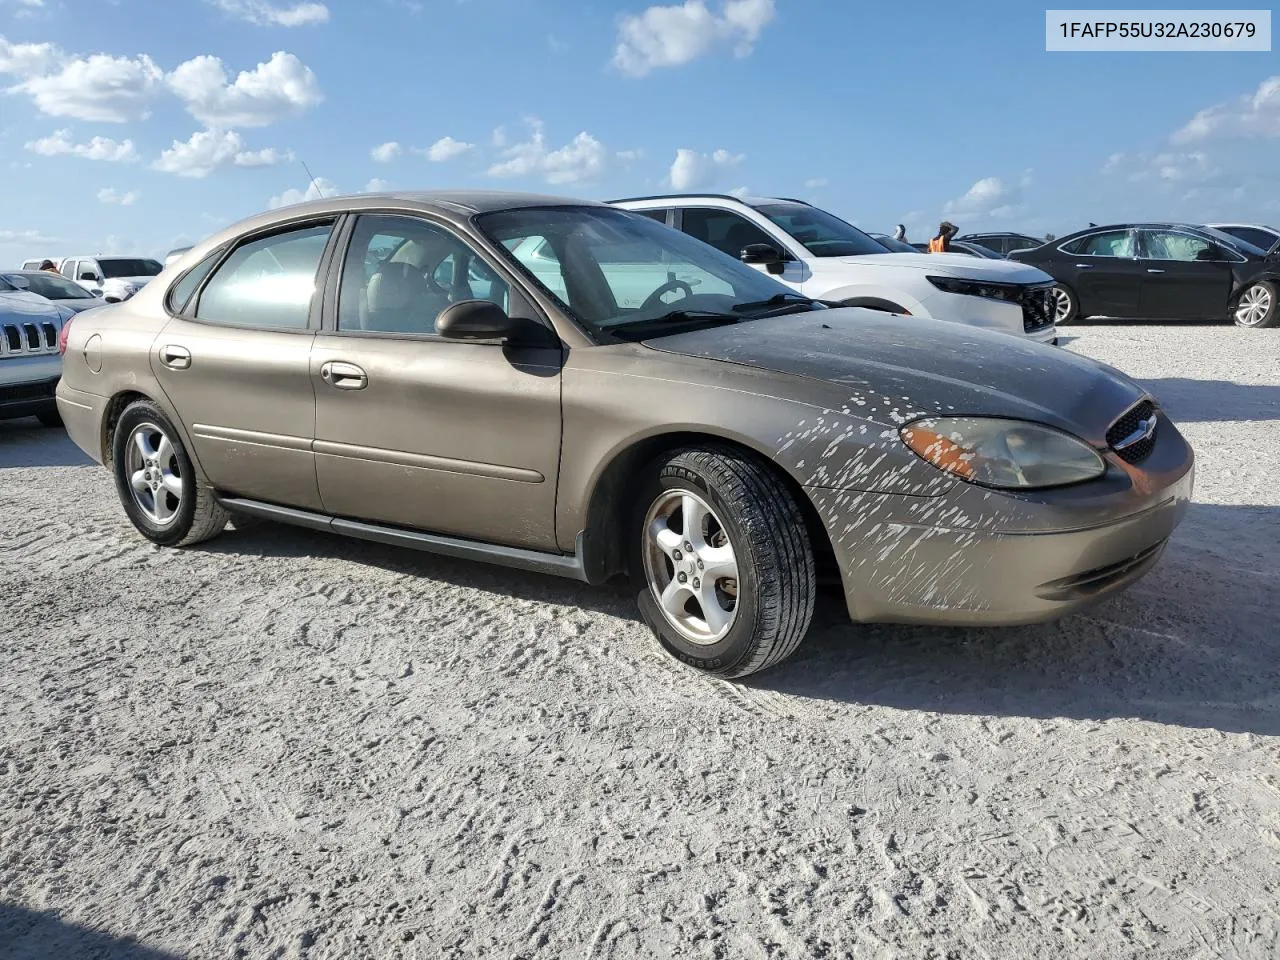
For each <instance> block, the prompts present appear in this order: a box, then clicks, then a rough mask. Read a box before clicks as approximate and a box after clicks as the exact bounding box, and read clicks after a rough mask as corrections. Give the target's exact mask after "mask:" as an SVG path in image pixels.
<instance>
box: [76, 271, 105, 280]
mask: <svg viewBox="0 0 1280 960" xmlns="http://www.w3.org/2000/svg"><path fill="white" fill-rule="evenodd" d="M80 279H81V280H88V281H89V282H90V283H100V282H101V281H100V280H98V275H97V274H96V273H94V272H93V271H92V270H81V271H80Z"/></svg>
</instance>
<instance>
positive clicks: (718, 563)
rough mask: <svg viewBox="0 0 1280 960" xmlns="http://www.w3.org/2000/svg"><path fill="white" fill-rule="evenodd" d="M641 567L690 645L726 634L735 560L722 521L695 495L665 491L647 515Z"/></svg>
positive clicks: (734, 608)
mask: <svg viewBox="0 0 1280 960" xmlns="http://www.w3.org/2000/svg"><path fill="white" fill-rule="evenodd" d="M644 537H645V544H644V569H645V577H646V579H647V580H648V584H649V589H650V590H651V591H653V596H654V598H655V599H656V600H657V601H658V607H659V608H660V609H661V610H662V614H663V616H664V617H666V619H667V621H668V622H669V623H670V624H671V626H673V627H674V628H675V629H676V630H677V631H679V633H680V635H681V636H682V637H684V638H685V639H686V640H688V641H689V642H691V643H696V644H700V645H704V646H705V645H709V644H713V643H716V642H718V641H720V640H721V639H723V638H724V636H725V634H727V633H728V632H729V629H730V628H731V627H732V626H733V622H734V619H735V618H736V617H737V613H738V561H737V555H736V554H735V552H734V549H733V543H732V542H731V541H730V540H729V534H728V532H727V531H726V530H725V527H724V524H722V523H721V522H720V518H719V517H717V516H716V514H715V511H714V510H712V509H711V507H709V506H708V505H707V502H706V501H705V500H703V499H702V498H701V497H699V496H698V495H697V494H694V493H691V492H689V491H688V490H668V491H666V492H665V493H663V494H662V495H661V496H659V497H658V498H657V499H656V500H655V501H654V502H653V505H652V506H651V507H649V511H648V513H647V514H646V515H645V520H644Z"/></svg>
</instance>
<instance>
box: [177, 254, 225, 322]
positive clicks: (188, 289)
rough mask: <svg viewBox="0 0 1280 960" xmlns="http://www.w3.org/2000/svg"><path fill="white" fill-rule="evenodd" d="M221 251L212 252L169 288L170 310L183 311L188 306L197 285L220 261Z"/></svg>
mask: <svg viewBox="0 0 1280 960" xmlns="http://www.w3.org/2000/svg"><path fill="white" fill-rule="evenodd" d="M219 256H221V251H219V252H217V253H212V254H210V255H209V256H207V257H205V258H204V259H203V260H201V261H200V262H199V263H197V264H196V265H195V266H194V267H192V268H191V269H190V270H188V271H187V272H186V273H185V274H184V275H183V277H182V279H181V280H179V281H178V282H177V283H175V284H174V285H173V287H172V288H171V289H170V290H169V301H168V304H169V312H170V313H182V312H183V310H184V309H185V308H186V306H187V301H189V300H190V299H191V295H192V294H193V293H195V292H196V287H198V286H200V282H201V281H202V280H204V278H205V277H207V276H208V275H209V271H210V270H212V269H213V265H214V264H215V263H217V262H218V257H219Z"/></svg>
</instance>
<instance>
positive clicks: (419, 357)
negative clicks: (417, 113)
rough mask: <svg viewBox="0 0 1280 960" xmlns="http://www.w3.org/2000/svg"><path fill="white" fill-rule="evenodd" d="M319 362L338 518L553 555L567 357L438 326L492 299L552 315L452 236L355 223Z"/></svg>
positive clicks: (321, 441)
mask: <svg viewBox="0 0 1280 960" xmlns="http://www.w3.org/2000/svg"><path fill="white" fill-rule="evenodd" d="M339 262H340V263H342V267H341V276H340V282H339V284H338V297H337V303H336V304H334V303H332V302H330V301H331V300H332V298H329V300H328V301H326V306H325V319H324V329H323V331H322V332H321V333H320V334H319V335H318V336H317V337H316V340H315V346H314V348H313V350H312V353H311V381H312V383H313V384H314V387H315V393H316V434H315V445H314V449H315V459H316V476H317V478H318V480H319V484H320V496H321V499H322V500H323V502H324V508H325V511H326V512H327V513H330V514H333V515H335V516H339V517H348V518H352V519H357V520H367V521H374V522H380V523H387V524H394V525H398V526H404V527H412V528H416V529H419V530H425V531H429V532H432V533H439V534H446V535H450V536H456V537H461V538H465V539H470V540H479V541H484V542H486V543H495V544H501V545H504V546H514V547H525V548H529V549H535V550H555V549H556V538H555V494H556V481H557V478H558V475H559V469H560V368H561V364H562V360H563V356H562V351H561V349H560V347H559V345H558V343H557V345H556V346H554V347H513V346H509V345H507V344H504V343H500V342H496V341H495V342H488V341H461V340H449V339H446V338H444V337H440V336H438V335H437V334H436V326H435V320H436V317H437V316H438V314H439V313H440V312H441V311H442V310H443V309H445V308H446V307H448V306H449V304H450V303H456V302H458V301H460V300H469V299H488V300H492V301H493V302H495V303H497V304H498V305H499V306H501V307H503V308H504V309H506V310H507V311H508V312H510V313H514V314H518V315H523V316H527V317H530V318H534V319H537V318H538V314H537V313H535V312H534V311H533V308H532V307H531V306H530V305H529V304H527V303H526V302H525V301H524V298H523V297H522V296H520V295H519V293H518V291H514V290H513V289H512V288H511V286H510V284H509V282H508V281H507V279H506V278H505V277H504V276H503V275H502V273H501V272H500V271H498V270H497V269H495V268H494V266H493V265H492V264H490V263H488V262H487V261H486V260H485V259H484V258H483V257H481V256H480V255H478V254H477V253H476V252H475V250H474V249H473V248H472V247H471V246H470V245H469V244H467V243H466V241H465V240H463V239H462V238H461V237H459V236H458V235H457V234H455V233H454V232H453V231H452V230H451V229H450V228H448V227H446V226H444V225H443V224H439V223H436V222H434V221H431V220H427V219H425V218H420V217H415V216H407V215H393V214H369V215H361V216H360V217H358V218H356V219H355V223H354V227H353V229H352V231H351V236H350V240H349V242H348V244H347V247H346V253H345V256H344V257H343V258H342V259H341V260H340V261H339Z"/></svg>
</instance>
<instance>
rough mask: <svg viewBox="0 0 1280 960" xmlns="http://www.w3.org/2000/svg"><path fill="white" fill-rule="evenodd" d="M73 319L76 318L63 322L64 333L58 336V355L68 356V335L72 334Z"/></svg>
mask: <svg viewBox="0 0 1280 960" xmlns="http://www.w3.org/2000/svg"><path fill="white" fill-rule="evenodd" d="M72 319H74V318H70V317H69V318H68V319H66V320H64V321H63V323H62V332H61V333H60V334H58V355H59V356H64V357H65V356H66V355H67V334H68V333H70V332H71V320H72Z"/></svg>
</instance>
